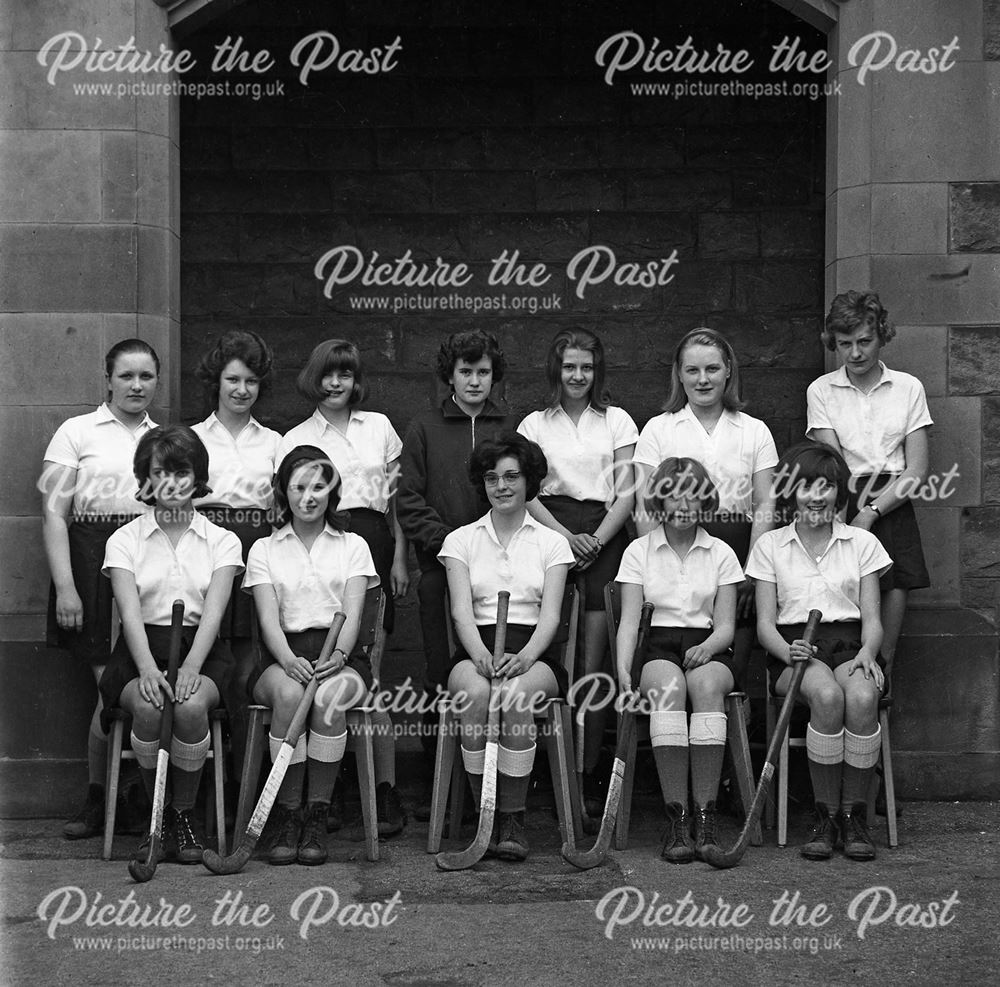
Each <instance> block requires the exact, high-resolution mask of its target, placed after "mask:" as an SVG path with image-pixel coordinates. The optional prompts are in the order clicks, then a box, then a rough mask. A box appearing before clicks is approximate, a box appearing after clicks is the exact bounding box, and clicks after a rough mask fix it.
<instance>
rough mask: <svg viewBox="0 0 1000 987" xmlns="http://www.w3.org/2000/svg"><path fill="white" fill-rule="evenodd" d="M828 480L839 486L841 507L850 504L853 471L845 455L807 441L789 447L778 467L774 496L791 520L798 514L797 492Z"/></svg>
mask: <svg viewBox="0 0 1000 987" xmlns="http://www.w3.org/2000/svg"><path fill="white" fill-rule="evenodd" d="M816 480H826V481H827V483H830V484H832V485H833V486H835V487H836V488H837V500H836V508H837V510H838V511H839V510H841V509H843V508H844V507H845V506H846V505H847V500H848V497H849V496H850V486H851V471H850V470H849V469H848V468H847V463H846V462H845V461H844V457H843V456H842V455H841V454H840V453H839V452H837V450H836V449H834V448H833V446H828V445H827V444H826V443H825V442H815V441H813V440H811V439H810V440H807V441H805V442H799V443H797V444H796V445H794V446H792V447H791V448H790V449H787V450H786V451H785V452H784V454H783V455H782V456H781V458H780V459H779V460H778V465H777V466H776V467H775V469H774V481H773V482H774V488H773V489H774V495H775V496H774V499H775V507H776V508H777V510H778V512H779V513H780V514H781V515H782V516H783V517H784V519H785V521H786V522H788V521H790V520H791V519H792V517H793V516H794V514H795V493H796V491H797V490H798V489H799V487H801V486H802V485H803V484H805V485H806V486H809V485H811V484H812V483H814V482H815V481H816Z"/></svg>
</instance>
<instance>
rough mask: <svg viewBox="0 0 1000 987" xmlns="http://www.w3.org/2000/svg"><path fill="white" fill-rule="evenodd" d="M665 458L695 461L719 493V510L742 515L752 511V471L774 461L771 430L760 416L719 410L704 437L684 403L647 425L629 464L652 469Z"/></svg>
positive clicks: (702, 430)
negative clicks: (712, 425)
mask: <svg viewBox="0 0 1000 987" xmlns="http://www.w3.org/2000/svg"><path fill="white" fill-rule="evenodd" d="M669 456H687V457H688V458H689V459H697V460H698V462H699V463H701V465H702V466H704V467H705V470H706V471H707V473H708V475H709V476H710V477H711V478H712V482H713V483H714V484H715V486H716V489H717V490H718V492H719V510H720V511H722V512H724V513H727V514H742V515H744V516H747V515H749V514H750V512H751V511H752V510H753V475H754V473H759V472H760V471H761V470H766V469H771V468H772V467H773V466H775V465H777V462H778V450H777V449H776V448H775V447H774V439H773V438H772V437H771V431H770V429H768V427H767V426H766V425H765V424H764V423H763V422H762V421H761V420H760V419H759V418H751V417H750V416H749V415H745V414H743V412H742V411H724V412H723V413H722V417H721V418H720V419H719V421H718V423H717V424H716V426H715V428H714V429H713V431H712V433H711V434H709V433H708V432H707V431H706V430H705V426H704V425H702V423H701V422H700V421H698V419H697V418H696V417H695V415H694V412H692V411H691V406H690V405H688V404H686V405H684V407H683V408H681V410H680V411H675V412H673V413H671V414H667V413H664V414H662V415H657V416H656V417H655V418H650V420H649V421H648V422H646V426H645V428H643V430H642V433H641V434H640V435H639V441H638V443H637V444H636V447H635V455H634V457H633V460H634V461H635V462H636V463H641V464H642V465H643V466H649V467H652V468H653V469H654V470H655V469H656V467H657V466H659V465H660V463H662V462H663V460H664V459H667V458H668V457H669Z"/></svg>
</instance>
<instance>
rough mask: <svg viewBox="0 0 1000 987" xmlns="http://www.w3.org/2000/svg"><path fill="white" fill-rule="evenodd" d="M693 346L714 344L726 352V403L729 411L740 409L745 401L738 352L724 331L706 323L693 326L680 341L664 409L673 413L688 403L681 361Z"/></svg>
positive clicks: (723, 359)
mask: <svg viewBox="0 0 1000 987" xmlns="http://www.w3.org/2000/svg"><path fill="white" fill-rule="evenodd" d="M689 346H714V347H715V348H716V349H717V350H718V351H719V352H720V353H721V354H722V362H723V363H725V365H726V370H727V371H728V373H729V379H728V380H727V381H726V389H725V390H724V391H723V392H722V406H723V408H725V409H726V411H739V410H740V408H742V407H743V404H744V402H743V395H742V390H741V387H740V368H739V364H738V363H737V362H736V353H735V352H734V351H733V348H732V346H731V345H730V344H729V340H728V339H726V337H725V336H723V335H722V333H721V332H717V331H716V330H715V329H708V328H707V327H705V326H699V327H698V328H697V329H692V330H691V331H690V332H689V333H688V334H687V335H686V336H685V337H684V338H683V339H682V340H681V341H680V342H679V343H678V344H677V349H675V350H674V358H673V361H672V362H671V364H670V394H669V395H668V396H667V400H666V402H665V403H664V405H663V410H664V411H667V412H670V413H673V412H675V411H680V410H681V408H683V407H684V405H686V404H687V394H685V393H684V384H683V382H682V381H681V363H682V361H683V359H684V351H685V350H686V349H687V348H688V347H689Z"/></svg>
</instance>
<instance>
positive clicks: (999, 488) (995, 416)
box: [982, 398, 1000, 504]
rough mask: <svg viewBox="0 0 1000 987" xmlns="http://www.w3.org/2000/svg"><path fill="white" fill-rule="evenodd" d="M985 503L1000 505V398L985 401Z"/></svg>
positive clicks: (983, 439)
mask: <svg viewBox="0 0 1000 987" xmlns="http://www.w3.org/2000/svg"><path fill="white" fill-rule="evenodd" d="M982 415H983V431H982V442H983V461H982V469H983V502H984V503H986V504H997V503H1000V398H984V399H983V410H982Z"/></svg>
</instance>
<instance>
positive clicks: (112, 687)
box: [98, 624, 233, 733]
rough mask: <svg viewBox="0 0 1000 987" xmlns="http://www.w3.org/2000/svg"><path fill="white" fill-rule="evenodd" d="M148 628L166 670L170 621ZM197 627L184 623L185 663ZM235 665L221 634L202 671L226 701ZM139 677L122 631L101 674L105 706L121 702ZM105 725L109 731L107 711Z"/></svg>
mask: <svg viewBox="0 0 1000 987" xmlns="http://www.w3.org/2000/svg"><path fill="white" fill-rule="evenodd" d="M144 630H145V631H146V640H147V641H148V642H149V650H150V651H151V652H152V653H153V658H154V659H155V660H156V667H157V668H159V669H160V670H161V671H166V670H167V662H168V659H169V657H170V625H169V624H146V625H144ZM197 631H198V628H197V627H184V628H182V630H181V662H182V663H183V661H184V659H185V657H187V653H188V652H189V651H190V650H191V645H192V643H193V642H194V636H195V634H196V633H197ZM232 669H233V656H232V652H231V651H230V650H229V645H227V644H224V643H223V642H222V641H221V640H220V639H219V638H216V640H215V643H214V644H213V645H212V650H211V651H209V653H208V657H207V658H206V659H205V663H204V664H203V665H202V666H201V674H202V675H204V676H205V678H207V679H211V680H212V681H213V682H214V683H215V687H216V688H217V689H218V690H219V696H220V698H221V700H222V701H221V704H222V705H225V694H226V693H225V687H226V683H227V682H228V680H229V676H230V675H231V674H232ZM138 677H139V670H138V669H137V668H136V667H135V662H134V661H133V660H132V654H131V652H130V651H129V649H128V644H127V643H126V642H125V634H124V632H123V633H121V634H119V635H118V641H117V642H116V644H115V647H114V650H113V651H112V652H111V658H110V660H109V661H108V665H107V668H105V669H104V674H103V675H102V676H101V681H100V684H99V686H98V688H99V689H100V690H101V697H102V699H103V700H104V709H105V710H108V709H110V708H111V707H112V706H117V705H118V701H119V699H120V698H121V694H122V689H124V688H125V686H126V685H128V683H129V682H131V681H132V679H137V678H138ZM101 725H102V726H103V727H104V731H105V733H107V731H108V730H109V729H110V725H109V722H107V721H106V720H105V717H104V714H103V713H102V715H101Z"/></svg>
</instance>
